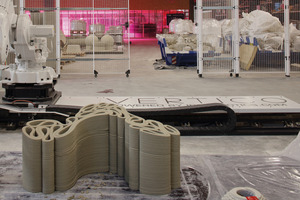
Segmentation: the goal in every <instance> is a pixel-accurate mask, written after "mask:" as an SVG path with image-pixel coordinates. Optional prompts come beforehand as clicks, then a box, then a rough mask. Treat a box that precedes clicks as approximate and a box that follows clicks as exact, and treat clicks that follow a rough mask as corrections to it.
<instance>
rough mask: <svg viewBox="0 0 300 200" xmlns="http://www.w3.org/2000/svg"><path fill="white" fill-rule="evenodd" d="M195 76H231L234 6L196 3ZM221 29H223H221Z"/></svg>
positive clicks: (216, 0)
mask: <svg viewBox="0 0 300 200" xmlns="http://www.w3.org/2000/svg"><path fill="white" fill-rule="evenodd" d="M197 10H198V13H197V18H198V20H197V25H198V26H197V30H198V33H199V34H198V58H199V62H198V73H199V76H202V73H205V72H214V73H219V72H221V73H224V72H228V73H229V72H231V73H233V72H234V68H233V66H234V56H235V52H234V45H233V43H232V40H233V39H234V23H233V21H234V20H233V19H234V2H233V1H232V0H225V1H224V0H199V1H197ZM223 27H224V28H223Z"/></svg>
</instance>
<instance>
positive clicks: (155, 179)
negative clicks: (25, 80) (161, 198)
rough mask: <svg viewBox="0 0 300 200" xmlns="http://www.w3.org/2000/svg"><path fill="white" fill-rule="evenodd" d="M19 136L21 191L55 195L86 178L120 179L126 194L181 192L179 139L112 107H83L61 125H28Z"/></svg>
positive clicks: (155, 123) (170, 129)
mask: <svg viewBox="0 0 300 200" xmlns="http://www.w3.org/2000/svg"><path fill="white" fill-rule="evenodd" d="M22 131H23V187H24V188H25V189H26V190H27V191H30V192H43V193H53V192H54V191H66V190H68V189H70V188H72V187H73V186H74V185H75V183H76V182H77V180H78V179H79V178H80V177H81V176H83V175H86V174H89V173H96V172H110V173H115V174H118V175H119V176H122V177H123V176H124V178H125V181H126V182H128V184H129V187H130V189H132V190H139V191H140V192H141V193H143V194H151V195H163V194H169V193H170V192H171V189H175V188H179V187H180V133H179V131H178V130H177V129H175V128H173V127H171V126H168V125H163V124H162V123H160V122H158V121H154V120H145V119H143V118H140V117H137V116H134V115H132V114H130V113H129V112H127V111H126V110H125V109H124V108H123V107H119V106H117V105H114V104H106V103H100V104H92V105H88V106H85V107H83V108H82V109H81V110H80V111H79V112H78V113H77V114H76V115H75V117H70V118H68V119H67V120H66V123H65V124H62V123H60V122H58V121H55V120H35V121H30V122H28V123H27V124H26V126H25V127H23V129H22Z"/></svg>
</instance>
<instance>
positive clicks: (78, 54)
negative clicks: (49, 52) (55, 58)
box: [63, 52, 85, 57]
mask: <svg viewBox="0 0 300 200" xmlns="http://www.w3.org/2000/svg"><path fill="white" fill-rule="evenodd" d="M63 55H64V56H80V57H83V56H85V52H82V53H63Z"/></svg>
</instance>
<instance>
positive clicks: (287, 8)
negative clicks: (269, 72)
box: [284, 0, 291, 77]
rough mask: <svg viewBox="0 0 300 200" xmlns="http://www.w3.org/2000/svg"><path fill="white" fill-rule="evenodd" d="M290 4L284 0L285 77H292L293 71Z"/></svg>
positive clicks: (287, 0)
mask: <svg viewBox="0 0 300 200" xmlns="http://www.w3.org/2000/svg"><path fill="white" fill-rule="evenodd" d="M289 25H290V2H289V0H284V33H285V44H284V52H285V76H286V77H290V71H291V46H290V45H291V44H290V27H289Z"/></svg>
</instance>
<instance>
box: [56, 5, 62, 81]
mask: <svg viewBox="0 0 300 200" xmlns="http://www.w3.org/2000/svg"><path fill="white" fill-rule="evenodd" d="M55 29H56V73H57V75H58V77H60V60H61V57H60V56H61V55H60V0H56V27H55Z"/></svg>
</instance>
